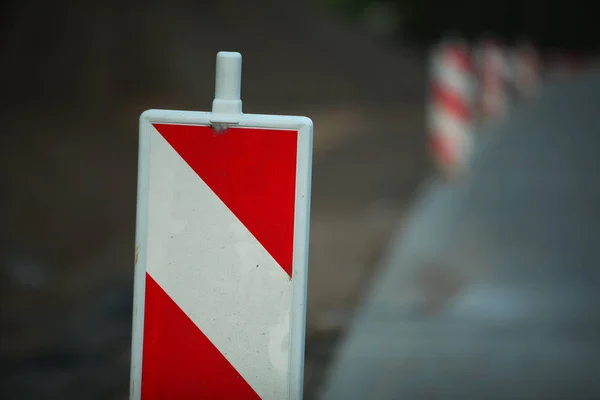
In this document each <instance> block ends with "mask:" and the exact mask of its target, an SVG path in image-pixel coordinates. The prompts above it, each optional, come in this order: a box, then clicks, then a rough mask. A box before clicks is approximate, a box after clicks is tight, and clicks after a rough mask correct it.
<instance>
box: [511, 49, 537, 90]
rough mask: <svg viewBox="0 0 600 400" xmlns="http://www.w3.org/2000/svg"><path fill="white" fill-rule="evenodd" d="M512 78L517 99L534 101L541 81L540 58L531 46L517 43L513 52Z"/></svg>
mask: <svg viewBox="0 0 600 400" xmlns="http://www.w3.org/2000/svg"><path fill="white" fill-rule="evenodd" d="M512 61H513V78H514V85H515V88H516V90H517V93H518V94H519V97H520V98H522V99H526V100H531V99H534V98H535V97H536V96H537V94H538V89H539V85H540V81H541V70H542V68H541V58H540V55H539V53H538V52H537V50H536V48H535V47H534V46H533V44H531V43H529V42H521V43H519V44H518V45H517V46H516V47H515V49H514V52H513V60H512Z"/></svg>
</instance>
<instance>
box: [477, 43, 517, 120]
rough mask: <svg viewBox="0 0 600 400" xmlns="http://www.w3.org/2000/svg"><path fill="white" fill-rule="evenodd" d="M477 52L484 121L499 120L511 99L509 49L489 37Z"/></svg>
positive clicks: (506, 110)
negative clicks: (509, 88) (509, 94)
mask: <svg viewBox="0 0 600 400" xmlns="http://www.w3.org/2000/svg"><path fill="white" fill-rule="evenodd" d="M476 52H477V55H476V58H477V65H478V70H479V79H480V82H481V84H480V104H479V106H480V107H481V118H482V119H483V120H484V121H489V120H493V121H495V120H499V119H501V118H503V117H504V116H505V115H506V113H507V112H508V107H509V100H510V99H509V96H508V92H507V82H508V80H509V78H510V63H509V61H508V55H507V51H506V49H505V47H504V46H503V45H502V43H500V42H498V41H496V40H491V39H487V40H483V41H482V42H481V43H480V44H479V46H478V49H477V51H476Z"/></svg>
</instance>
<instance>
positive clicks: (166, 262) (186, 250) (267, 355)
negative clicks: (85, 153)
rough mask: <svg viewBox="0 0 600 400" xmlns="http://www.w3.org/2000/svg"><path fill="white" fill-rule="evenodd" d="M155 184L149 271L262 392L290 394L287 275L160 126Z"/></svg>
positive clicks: (153, 152) (153, 149)
mask: <svg viewBox="0 0 600 400" xmlns="http://www.w3.org/2000/svg"><path fill="white" fill-rule="evenodd" d="M149 186H150V189H149V217H148V223H149V226H148V247H147V248H148V259H147V271H148V273H149V274H150V275H151V276H152V277H153V278H154V279H155V280H156V281H157V283H158V284H159V285H160V286H161V287H162V288H163V289H164V290H165V291H166V293H167V294H168V295H169V296H170V297H171V298H172V299H173V300H174V301H175V302H176V303H177V304H178V306H179V307H180V308H181V309H182V310H183V311H184V312H185V313H186V314H187V315H188V316H189V317H190V318H191V319H192V321H193V322H194V323H195V324H196V325H197V326H198V327H199V328H200V329H201V330H202V332H203V333H204V334H205V335H206V336H207V337H208V338H209V339H210V340H211V342H212V343H213V344H214V345H215V346H216V347H217V348H218V349H219V350H220V351H221V353H222V354H223V355H225V357H226V358H227V359H228V360H229V362H230V363H231V364H232V365H233V366H234V367H235V368H236V369H237V371H238V372H239V373H240V374H241V375H242V376H243V377H244V379H245V380H246V381H247V382H248V383H249V384H250V386H252V388H253V389H254V390H255V391H256V392H257V393H258V394H259V396H261V398H263V399H287V398H289V394H288V384H289V379H288V375H289V340H290V338H289V333H290V310H291V289H292V282H291V281H290V279H289V277H288V275H287V274H286V273H285V271H284V270H283V269H282V268H281V267H280V266H279V265H278V264H277V262H276V261H275V260H274V259H273V257H271V255H270V254H269V253H268V252H267V251H266V250H265V249H264V247H263V246H262V245H261V244H260V243H259V242H258V241H257V239H256V238H255V237H254V236H253V235H252V234H251V233H250V232H249V231H248V229H246V227H245V226H244V225H243V224H242V223H241V222H240V221H239V220H238V219H237V218H236V217H235V215H234V214H233V213H232V212H231V211H230V210H229V209H228V208H227V206H226V205H225V204H224V203H223V202H222V201H221V200H220V199H219V198H218V197H217V196H216V195H215V193H214V192H213V191H212V190H211V189H210V188H209V186H208V185H207V184H206V183H205V182H204V181H203V180H202V179H201V178H200V177H199V176H198V175H197V174H196V173H195V172H194V171H193V170H192V169H191V168H190V167H189V165H188V164H187V163H186V162H185V161H184V160H183V159H182V158H181V157H180V156H179V154H177V152H176V151H175V150H174V149H173V148H172V147H171V146H170V145H169V144H168V142H167V141H166V140H165V139H164V138H163V137H162V136H161V135H160V134H159V133H158V132H157V131H156V130H155V129H154V128H153V129H152V134H151V139H150V184H149ZM241 195H243V194H241ZM165 329H169V328H168V327H165ZM198 362H199V363H200V362H202V360H198Z"/></svg>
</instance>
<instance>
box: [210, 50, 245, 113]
mask: <svg viewBox="0 0 600 400" xmlns="http://www.w3.org/2000/svg"><path fill="white" fill-rule="evenodd" d="M241 81H242V55H241V54H240V53H236V52H229V51H220V52H218V53H217V68H216V75H215V99H214V100H213V104H212V116H211V118H210V120H211V122H213V123H216V124H237V123H238V122H239V119H240V116H241V114H242V100H241V98H240V94H241Z"/></svg>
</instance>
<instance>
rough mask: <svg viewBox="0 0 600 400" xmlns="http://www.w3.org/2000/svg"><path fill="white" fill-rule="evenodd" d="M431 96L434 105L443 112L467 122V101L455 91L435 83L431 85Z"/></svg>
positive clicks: (469, 112) (468, 113)
mask: <svg viewBox="0 0 600 400" xmlns="http://www.w3.org/2000/svg"><path fill="white" fill-rule="evenodd" d="M431 95H432V97H433V102H434V104H437V105H439V106H441V108H442V110H443V112H446V113H449V114H452V115H454V116H455V117H458V118H460V119H461V120H463V121H468V120H469V119H470V117H471V111H470V110H469V105H468V103H467V101H466V100H465V99H464V98H462V97H461V96H460V94H458V93H456V92H455V91H453V90H451V89H449V88H447V87H445V86H442V85H440V84H437V83H433V84H432V85H431Z"/></svg>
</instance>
